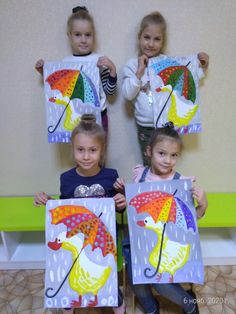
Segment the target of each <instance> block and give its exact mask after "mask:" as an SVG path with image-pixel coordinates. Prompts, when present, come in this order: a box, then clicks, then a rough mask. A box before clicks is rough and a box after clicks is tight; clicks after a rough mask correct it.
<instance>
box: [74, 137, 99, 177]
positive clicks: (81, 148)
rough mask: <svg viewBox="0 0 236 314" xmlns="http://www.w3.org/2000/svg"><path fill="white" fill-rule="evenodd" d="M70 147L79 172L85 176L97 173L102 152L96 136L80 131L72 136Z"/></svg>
mask: <svg viewBox="0 0 236 314" xmlns="http://www.w3.org/2000/svg"><path fill="white" fill-rule="evenodd" d="M72 147H73V154H74V159H75V162H76V164H77V166H78V170H79V172H80V173H81V174H83V175H86V176H91V175H95V174H97V172H98V171H99V170H100V166H99V162H100V160H101V157H102V153H103V147H102V144H101V142H100V141H99V140H98V139H97V138H96V137H93V136H90V135H86V134H83V133H82V134H77V135H76V136H75V137H74V139H73V142H72Z"/></svg>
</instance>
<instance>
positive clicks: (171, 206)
mask: <svg viewBox="0 0 236 314" xmlns="http://www.w3.org/2000/svg"><path fill="white" fill-rule="evenodd" d="M176 192H177V190H176V191H175V193H174V194H169V193H166V192H159V191H152V192H143V193H141V194H138V195H136V196H135V197H133V198H132V199H131V201H130V203H129V204H130V205H132V206H134V207H135V209H136V211H137V213H148V214H149V215H150V216H151V217H152V218H153V220H154V221H155V222H157V221H162V222H164V223H168V222H173V223H174V224H176V226H178V227H180V228H183V229H185V230H188V229H190V228H192V230H193V231H194V232H195V231H196V225H195V221H194V218H193V214H192V212H191V211H190V209H189V208H188V207H187V205H186V204H185V203H184V202H183V201H182V200H181V199H180V198H178V197H176V196H175V194H176Z"/></svg>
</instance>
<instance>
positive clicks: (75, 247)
mask: <svg viewBox="0 0 236 314" xmlns="http://www.w3.org/2000/svg"><path fill="white" fill-rule="evenodd" d="M83 244H84V239H83V235H82V234H80V235H78V234H77V235H74V236H73V237H71V238H67V237H66V232H61V233H60V234H59V235H58V236H57V238H56V239H55V241H54V242H49V243H48V246H49V247H50V248H51V249H53V250H59V249H60V248H63V249H65V250H69V251H71V253H72V257H73V262H74V261H75V260H76V258H78V259H77V261H76V262H75V264H74V266H73V267H72V270H71V272H70V275H69V284H70V287H71V289H73V290H74V291H76V292H77V293H78V300H74V301H72V303H71V306H72V307H74V308H75V307H80V306H81V305H82V296H83V295H85V294H87V293H90V294H93V295H94V299H93V300H92V299H91V300H90V301H89V304H88V306H96V305H97V304H98V296H97V294H98V291H99V290H100V289H101V288H102V287H103V286H104V285H105V283H106V281H107V279H108V277H109V275H110V273H111V270H112V268H111V267H110V266H102V265H98V264H96V263H94V262H92V261H91V260H90V259H89V258H88V257H87V256H86V253H85V251H84V250H83Z"/></svg>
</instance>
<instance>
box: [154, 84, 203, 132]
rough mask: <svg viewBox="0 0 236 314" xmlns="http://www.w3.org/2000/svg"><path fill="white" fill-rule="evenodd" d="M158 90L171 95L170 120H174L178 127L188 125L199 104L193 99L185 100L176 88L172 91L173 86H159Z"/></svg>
mask: <svg viewBox="0 0 236 314" xmlns="http://www.w3.org/2000/svg"><path fill="white" fill-rule="evenodd" d="M157 92H162V93H165V92H168V95H171V96H170V101H171V103H170V107H169V111H168V116H167V118H168V121H172V122H173V123H174V125H175V126H177V127H181V126H183V125H185V126H187V125H188V124H189V123H190V121H191V120H192V118H193V117H194V115H195V114H196V112H197V110H198V107H199V106H198V105H196V104H193V103H192V102H191V101H188V103H186V100H185V101H183V100H182V99H181V96H178V95H177V93H176V91H175V90H174V91H173V92H172V88H171V86H169V85H167V86H164V87H160V88H157Z"/></svg>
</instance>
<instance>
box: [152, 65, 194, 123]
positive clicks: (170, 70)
mask: <svg viewBox="0 0 236 314" xmlns="http://www.w3.org/2000/svg"><path fill="white" fill-rule="evenodd" d="M189 64H190V62H188V63H187V64H186V65H180V64H178V62H176V61H174V60H171V59H167V60H166V59H165V60H163V61H161V62H159V63H154V64H153V65H152V68H153V69H154V71H155V73H156V74H157V75H158V76H160V77H161V79H162V81H163V84H164V86H171V88H172V89H171V90H170V91H169V92H170V93H169V96H168V98H167V99H166V101H165V103H164V105H163V107H162V109H161V111H160V113H159V115H158V117H157V120H156V127H158V122H159V120H160V117H161V115H162V113H163V111H164V109H165V107H166V105H167V103H168V101H169V99H170V98H171V96H172V94H173V92H174V91H176V92H177V94H179V95H180V96H183V97H184V98H185V99H186V100H189V101H191V102H192V103H193V104H194V103H195V100H196V86H195V82H194V79H193V75H192V73H191V71H190V70H189V69H188V65H189ZM156 91H157V92H161V91H162V89H160V88H157V89H156ZM163 91H166V89H163ZM197 107H198V106H196V105H194V106H192V105H191V106H189V110H188V111H187V113H186V114H185V119H183V121H188V120H190V119H191V118H192V117H193V115H194V114H195V112H196V110H197ZM176 111H177V109H176V108H173V109H172V111H171V114H170V117H171V118H172V120H178V117H177V113H176ZM172 122H173V123H174V124H176V123H175V121H172Z"/></svg>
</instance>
